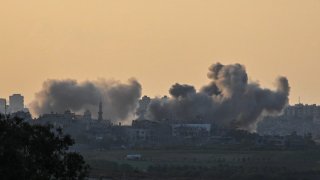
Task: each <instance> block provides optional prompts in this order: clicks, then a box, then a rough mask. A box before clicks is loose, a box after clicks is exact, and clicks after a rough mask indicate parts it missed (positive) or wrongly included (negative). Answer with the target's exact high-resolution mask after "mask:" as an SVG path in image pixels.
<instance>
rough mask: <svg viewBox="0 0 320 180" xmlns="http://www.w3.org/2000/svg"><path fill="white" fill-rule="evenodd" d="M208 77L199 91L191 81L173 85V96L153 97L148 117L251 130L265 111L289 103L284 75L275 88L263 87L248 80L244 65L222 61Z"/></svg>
mask: <svg viewBox="0 0 320 180" xmlns="http://www.w3.org/2000/svg"><path fill="white" fill-rule="evenodd" d="M208 77H209V79H211V82H210V83H209V84H208V85H206V86H204V87H202V88H201V89H200V91H199V92H196V90H195V88H194V87H193V86H191V85H180V84H175V85H173V86H172V87H171V89H170V94H171V98H155V99H153V100H152V101H151V102H150V104H149V106H148V109H147V115H146V117H147V118H149V119H151V120H156V121H163V120H172V121H178V122H179V121H180V122H193V123H194V122H200V121H202V122H211V123H215V124H217V125H220V126H224V127H229V128H238V129H244V130H250V131H252V130H254V129H255V126H256V123H257V122H258V121H259V119H260V118H262V116H263V115H266V114H277V113H280V112H282V110H283V108H284V107H285V106H286V105H287V104H288V96H289V91H290V87H289V83H288V80H287V79H286V78H285V77H279V78H278V79H277V87H276V90H270V89H264V88H261V87H260V85H259V84H258V83H253V82H249V81H248V75H247V73H246V70H245V67H244V66H243V65H240V64H232V65H222V64H220V63H217V64H214V65H212V66H211V67H210V68H209V73H208Z"/></svg>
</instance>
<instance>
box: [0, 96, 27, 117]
mask: <svg viewBox="0 0 320 180" xmlns="http://www.w3.org/2000/svg"><path fill="white" fill-rule="evenodd" d="M21 111H23V112H28V109H27V108H26V107H25V106H24V97H23V96H22V95H21V94H13V95H11V96H9V102H7V99H5V98H0V113H1V114H12V113H17V112H21Z"/></svg>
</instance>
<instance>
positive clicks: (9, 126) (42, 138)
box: [0, 118, 89, 180]
mask: <svg viewBox="0 0 320 180" xmlns="http://www.w3.org/2000/svg"><path fill="white" fill-rule="evenodd" d="M73 144H74V140H73V139H71V137H70V136H69V135H63V133H62V130H61V129H54V128H53V126H51V125H47V126H41V125H30V124H29V123H27V122H24V121H23V120H21V119H18V118H9V119H7V120H4V119H3V118H0V179H4V180H6V179H8V180H10V179H20V180H24V179H39V180H40V179H41V180H47V179H48V180H51V179H52V180H54V179H62V180H67V179H68V180H73V179H84V178H85V177H86V176H87V175H88V170H89V166H88V165H87V164H86V163H85V161H84V159H83V157H82V156H81V155H80V154H78V153H74V152H69V151H68V149H69V147H70V146H72V145H73Z"/></svg>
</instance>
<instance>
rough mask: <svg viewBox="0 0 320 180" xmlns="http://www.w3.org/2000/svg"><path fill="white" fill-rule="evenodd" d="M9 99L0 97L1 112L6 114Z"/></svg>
mask: <svg viewBox="0 0 320 180" xmlns="http://www.w3.org/2000/svg"><path fill="white" fill-rule="evenodd" d="M6 106H7V101H6V99H2V98H0V114H6V108H7V107H6Z"/></svg>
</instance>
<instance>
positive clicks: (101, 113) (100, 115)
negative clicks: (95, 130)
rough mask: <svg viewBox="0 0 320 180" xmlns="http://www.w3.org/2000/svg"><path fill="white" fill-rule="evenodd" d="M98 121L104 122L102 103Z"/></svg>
mask: <svg viewBox="0 0 320 180" xmlns="http://www.w3.org/2000/svg"><path fill="white" fill-rule="evenodd" d="M98 115H99V116H98V121H102V120H103V112H102V102H101V101H100V103H99V113H98Z"/></svg>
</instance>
